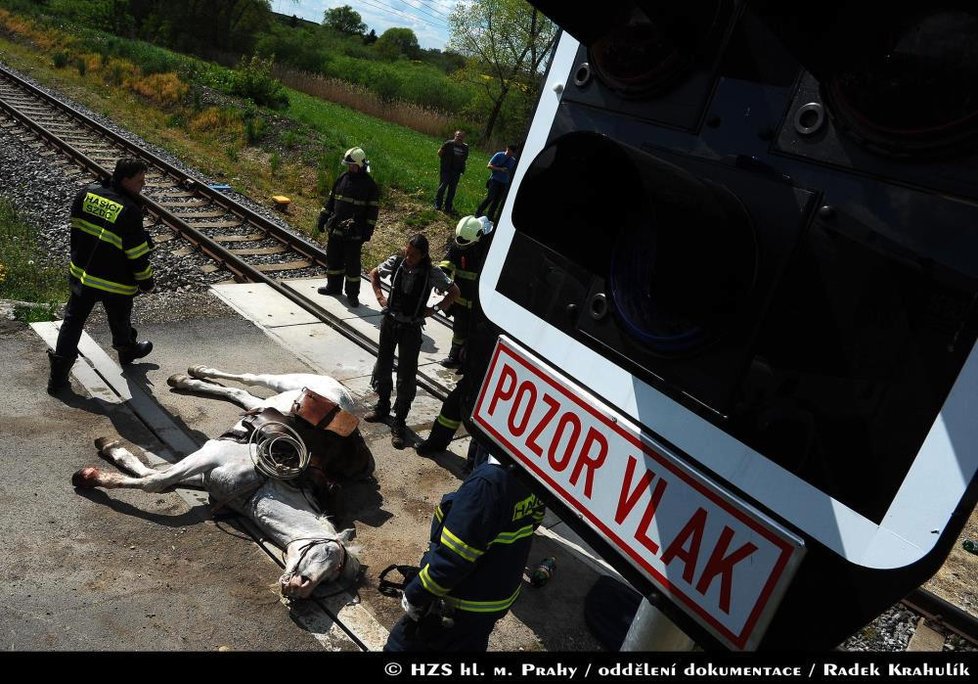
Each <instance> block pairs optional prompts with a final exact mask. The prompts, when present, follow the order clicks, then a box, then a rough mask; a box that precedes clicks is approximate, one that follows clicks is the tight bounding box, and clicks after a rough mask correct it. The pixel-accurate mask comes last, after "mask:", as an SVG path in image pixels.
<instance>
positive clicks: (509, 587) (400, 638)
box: [384, 456, 544, 653]
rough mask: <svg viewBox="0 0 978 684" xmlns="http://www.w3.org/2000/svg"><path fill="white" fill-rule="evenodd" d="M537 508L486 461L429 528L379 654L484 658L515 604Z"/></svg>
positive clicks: (539, 515)
mask: <svg viewBox="0 0 978 684" xmlns="http://www.w3.org/2000/svg"><path fill="white" fill-rule="evenodd" d="M543 515H544V507H543V503H542V502H541V501H540V500H539V499H538V498H537V497H536V495H534V494H533V493H532V492H531V491H530V490H529V489H527V488H526V486H525V485H524V484H523V483H522V481H520V480H519V478H518V477H517V476H516V473H515V471H514V470H513V467H512V466H505V465H502V464H501V463H500V462H499V461H497V460H496V459H495V458H493V457H492V456H489V457H488V460H486V461H484V462H483V463H481V464H479V465H477V466H476V467H475V470H473V471H472V473H471V474H470V475H469V476H468V477H467V478H466V479H465V481H464V482H463V483H462V486H461V487H459V489H458V491H456V492H452V493H451V494H447V495H445V497H444V498H442V500H441V503H440V504H439V505H438V507H437V508H436V509H435V516H434V519H433V520H432V521H431V536H430V538H429V542H428V551H427V552H426V553H425V554H424V556H423V557H422V558H421V571H420V572H419V573H418V574H417V575H416V576H415V577H414V578H413V579H411V581H410V582H408V584H407V586H406V587H404V594H403V597H402V601H401V603H402V605H403V606H404V610H405V612H406V614H405V615H404V616H403V617H402V618H401V619H400V620H399V621H398V622H397V623H396V624H395V625H394V627H393V629H391V632H390V636H389V637H388V639H387V644H386V645H385V646H384V650H385V651H415V652H418V651H426V652H435V653H438V652H441V653H444V652H448V651H485V650H486V649H487V648H488V647H489V635H490V634H491V633H492V630H493V627H494V626H495V624H496V622H497V621H498V620H499V619H500V618H502V617H503V616H505V615H506V613H507V612H508V611H509V609H510V607H511V606H512V605H513V603H515V602H516V599H517V597H518V596H519V594H520V589H521V588H522V586H523V569H524V568H525V567H526V560H527V557H528V556H529V554H530V546H531V545H532V543H533V531H534V530H535V529H536V528H537V527H539V526H540V523H542V522H543Z"/></svg>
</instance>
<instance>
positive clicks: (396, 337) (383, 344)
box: [364, 233, 458, 449]
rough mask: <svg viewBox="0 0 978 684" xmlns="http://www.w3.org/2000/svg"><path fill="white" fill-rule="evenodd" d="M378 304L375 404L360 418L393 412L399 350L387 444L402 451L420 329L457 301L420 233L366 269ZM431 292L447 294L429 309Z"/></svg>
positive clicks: (374, 418) (383, 416) (375, 419)
mask: <svg viewBox="0 0 978 684" xmlns="http://www.w3.org/2000/svg"><path fill="white" fill-rule="evenodd" d="M381 278H390V282H391V287H390V296H389V297H388V296H385V295H384V292H383V290H382V289H381V287H380V281H381ZM370 284H371V285H372V286H373V289H374V294H375V295H376V297H377V303H378V304H380V307H381V309H383V312H384V317H383V320H382V321H381V324H380V340H379V342H378V350H377V362H376V363H375V364H374V371H373V376H372V377H371V379H370V385H371V387H373V389H374V391H376V392H377V397H378V399H377V404H376V405H375V406H374V408H373V410H372V411H371V412H370V413H369V414H368V415H366V416H364V420H365V421H367V422H368V423H379V422H384V421H386V420H387V418H388V416H389V414H390V410H391V390H393V389H394V382H393V380H392V379H391V373H392V372H393V370H394V352H395V349H396V350H397V401H396V402H395V404H394V425H393V426H392V427H391V444H393V446H394V447H395V448H396V449H403V448H404V440H405V439H406V436H407V435H406V430H407V426H406V420H407V414H408V411H410V410H411V402H413V401H414V396H415V394H417V390H418V379H417V374H418V354H420V353H421V327H422V326H423V325H424V322H425V319H427V318H428V317H429V316H434V315H435V313H436V312H437V311H439V310H440V309H444V308H447V307H449V306H451V305H452V303H453V302H454V301H455V299H456V297H458V286H457V285H455V283H453V282H451V281H450V280H449V279H448V276H447V275H445V272H444V271H442V270H441V269H440V268H436V267H435V266H434V265H433V264H432V263H431V256H430V255H429V253H428V238H426V237H425V236H424V235H421V234H420V233H418V234H417V235H414V236H412V237H411V239H410V240H408V243H407V245H406V246H405V247H404V253H403V254H394V255H392V256H390V257H388V258H387V259H385V260H384V262H383V263H382V264H380V265H379V266H377V267H376V268H374V269H373V270H371V271H370ZM432 289H437V290H439V291H441V292H445V297H444V298H443V299H442V300H441V301H440V302H438V303H437V304H434V305H433V306H428V298H429V297H430V296H431V291H432Z"/></svg>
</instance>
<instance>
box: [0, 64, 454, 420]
mask: <svg viewBox="0 0 978 684" xmlns="http://www.w3.org/2000/svg"><path fill="white" fill-rule="evenodd" d="M0 76H2V77H5V78H7V79H8V80H10V81H12V82H13V83H14V84H16V85H17V86H18V87H20V88H22V89H24V90H26V91H27V92H28V93H29V94H30V95H32V96H35V97H38V98H40V99H42V100H43V101H44V102H45V103H46V104H47V105H48V106H50V107H52V108H54V109H56V110H57V111H63V112H65V113H67V115H68V116H69V117H70V118H72V119H75V120H77V121H78V122H79V123H80V124H81V125H83V126H84V128H86V129H89V130H91V131H92V132H93V133H94V134H96V135H98V136H101V137H104V138H106V139H108V140H109V141H110V142H111V144H113V145H118V146H120V147H123V148H124V149H125V150H126V151H127V152H128V153H129V154H132V155H134V156H137V157H139V158H141V159H143V160H145V161H147V163H149V164H150V165H151V166H152V167H156V168H157V169H162V171H163V172H164V174H165V175H167V176H169V177H171V178H173V179H175V183H176V185H178V186H180V187H182V188H184V189H187V190H189V191H192V192H194V193H197V194H200V195H203V196H204V197H206V198H207V199H208V200H209V201H211V202H213V203H214V204H217V205H219V206H220V207H222V208H224V209H225V210H227V211H229V212H230V213H232V214H234V215H235V216H237V217H239V219H240V220H241V221H242V222H243V223H247V224H252V225H254V226H255V227H256V228H258V229H259V230H263V231H265V232H266V233H267V234H270V235H271V236H272V237H273V238H274V239H276V240H279V241H280V242H285V243H286V244H287V245H288V246H289V247H290V248H293V249H294V251H296V252H297V253H299V254H301V255H302V256H304V257H306V258H308V259H309V260H310V261H312V262H313V263H314V264H316V265H319V266H321V267H323V268H325V265H326V255H325V252H324V251H323V250H322V249H320V248H319V247H317V246H314V245H312V244H310V243H308V242H306V241H305V240H303V239H302V238H299V237H298V236H295V235H293V234H292V233H290V232H288V231H287V230H285V229H283V228H280V227H279V226H277V225H276V224H275V223H273V222H272V221H270V220H268V219H266V218H265V217H263V216H261V215H260V214H258V213H256V212H254V211H252V210H251V209H249V208H247V207H245V206H244V205H242V204H240V203H238V202H235V201H233V200H231V199H230V198H228V197H227V196H225V195H223V194H222V193H221V192H220V191H217V190H213V189H211V188H209V187H208V186H207V184H206V183H205V182H203V181H201V180H199V179H196V178H194V177H193V176H191V175H189V174H187V173H186V172H184V171H181V170H180V169H178V168H177V167H176V166H174V165H172V164H170V163H169V162H167V161H166V160H165V159H162V158H160V157H159V156H157V155H155V154H153V153H152V152H150V151H148V150H145V149H143V148H141V147H139V146H138V145H136V144H135V143H132V142H130V141H128V140H127V139H125V138H123V137H122V136H120V135H118V134H116V133H115V132H113V131H111V130H108V129H107V128H105V127H104V126H102V125H101V124H100V123H98V122H97V121H95V120H94V119H92V118H90V117H88V116H86V115H84V114H82V113H81V112H79V111H78V110H77V109H75V108H74V107H71V106H70V105H67V104H65V103H63V102H61V101H60V100H58V99H57V98H55V97H53V96H51V95H49V94H47V93H45V92H44V91H41V90H39V89H38V88H36V87H35V86H33V85H31V84H30V83H27V82H26V81H24V80H23V79H21V78H20V77H18V76H17V75H16V74H12V73H10V72H9V71H7V70H6V69H4V68H3V67H2V66H0ZM0 108H2V109H3V110H4V111H5V112H7V114H8V116H10V117H11V118H13V119H14V120H16V121H19V122H21V123H22V124H23V125H25V126H27V127H28V128H29V129H30V130H32V131H33V132H34V134H35V135H37V136H38V137H39V138H40V139H41V141H42V142H43V143H44V144H50V145H53V146H54V147H55V148H56V150H57V151H59V152H61V153H63V154H65V155H66V156H68V157H69V158H71V159H72V160H73V161H75V162H76V163H77V164H79V165H81V166H82V167H83V168H85V169H86V170H88V171H89V172H91V173H93V174H95V175H96V176H100V177H108V176H109V175H111V174H110V172H109V171H108V170H107V169H105V168H104V167H103V166H101V165H100V164H99V163H98V162H97V161H96V160H94V159H92V158H91V157H90V156H89V155H87V154H85V153H84V152H82V151H81V150H79V149H78V148H76V147H75V146H74V145H71V144H70V143H68V142H67V141H65V140H64V139H62V138H60V137H59V136H58V135H57V134H55V133H54V132H52V131H50V130H49V129H48V128H46V127H45V126H43V125H41V124H39V123H37V122H36V121H34V120H33V119H31V117H29V116H28V115H27V114H25V113H24V112H21V111H19V110H18V109H16V108H15V107H13V106H11V105H9V104H8V103H7V102H6V101H4V100H3V98H0ZM140 201H141V202H142V203H143V206H144V207H145V208H146V210H147V211H148V212H149V213H151V214H153V215H155V216H156V217H157V218H158V219H159V221H160V222H162V223H164V224H165V225H167V226H168V227H170V228H171V229H172V230H174V232H176V233H177V234H178V235H179V236H180V237H181V238H182V239H184V240H186V241H187V242H189V243H190V244H191V245H193V247H195V248H197V249H199V250H200V251H201V252H203V253H204V254H206V255H207V256H208V258H210V259H211V260H213V261H214V262H216V263H217V264H218V265H219V266H220V267H221V268H224V269H226V270H227V271H229V272H231V273H232V274H233V276H234V278H235V280H237V281H238V282H251V283H258V284H263V285H267V286H268V287H269V288H271V289H272V290H274V291H275V292H277V293H278V294H280V295H281V296H283V297H285V298H286V299H288V300H289V301H291V302H292V303H294V304H295V305H297V306H299V307H300V308H302V309H303V310H304V311H306V312H308V313H309V314H311V315H312V316H314V317H315V318H316V319H318V320H320V321H322V322H323V323H326V324H327V325H329V326H330V327H331V328H332V329H334V330H335V331H337V332H338V333H340V334H341V335H343V336H344V337H346V338H347V339H349V340H350V341H352V342H353V343H355V344H357V345H359V346H360V347H362V348H363V349H365V350H367V351H368V352H370V353H371V354H372V355H373V356H376V355H377V353H378V349H379V347H378V344H377V343H376V342H374V341H373V340H372V339H371V338H369V337H367V336H366V335H364V334H363V333H360V332H358V331H357V330H355V329H353V328H352V327H351V326H349V325H347V324H346V323H344V322H343V320H342V319H340V318H339V317H337V316H335V315H333V314H331V313H330V312H329V311H327V310H326V309H324V308H323V307H321V306H319V305H318V304H316V303H315V302H313V301H311V300H310V299H308V298H306V297H304V296H303V295H301V294H299V293H298V292H296V291H295V290H292V289H291V288H289V287H287V286H286V285H284V284H282V283H281V282H280V281H279V280H277V279H275V278H272V277H270V276H268V275H266V274H264V273H263V272H261V271H259V270H258V269H256V268H255V267H253V266H252V265H251V264H249V263H248V262H247V261H245V260H244V259H242V258H240V257H239V256H238V255H236V254H234V253H233V252H231V251H230V250H229V249H227V248H225V247H223V246H221V245H220V244H219V243H217V242H216V241H214V240H212V239H211V238H209V237H208V236H207V235H205V234H204V233H202V232H201V231H199V230H197V229H195V228H194V227H193V226H192V225H191V224H189V223H187V222H186V221H185V220H184V219H183V218H181V217H180V216H177V215H176V214H175V213H174V212H172V211H170V210H169V209H167V208H166V207H165V206H163V205H162V204H160V203H159V202H157V201H156V200H153V199H152V198H150V197H147V196H145V195H142V196H141V197H140ZM438 320H439V322H440V323H442V324H443V325H448V326H449V327H450V324H449V323H448V322H447V318H445V317H443V316H439V317H438ZM418 385H419V386H420V387H422V388H423V389H424V390H426V391H427V392H429V393H430V394H432V395H433V396H435V397H436V398H437V399H439V400H441V401H444V399H445V397H447V396H448V393H449V391H450V388H449V387H446V386H445V385H444V384H442V383H441V382H439V381H438V380H437V379H434V378H431V377H430V376H428V375H427V374H425V373H423V372H421V371H419V373H418Z"/></svg>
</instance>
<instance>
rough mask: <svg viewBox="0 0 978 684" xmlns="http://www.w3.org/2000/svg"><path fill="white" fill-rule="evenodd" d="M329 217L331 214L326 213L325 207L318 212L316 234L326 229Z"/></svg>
mask: <svg viewBox="0 0 978 684" xmlns="http://www.w3.org/2000/svg"><path fill="white" fill-rule="evenodd" d="M331 215H332V214H330V213H329V212H328V211H326V207H323V208H322V209H320V210H319V220H318V221H316V232H317V233H321V232H323V229H325V228H326V223H327V222H328V221H329V217H330V216H331Z"/></svg>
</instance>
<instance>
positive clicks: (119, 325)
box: [54, 282, 136, 359]
mask: <svg viewBox="0 0 978 684" xmlns="http://www.w3.org/2000/svg"><path fill="white" fill-rule="evenodd" d="M98 302H102V306H103V308H104V309H105V316H106V318H107V319H108V321H109V330H111V331H112V346H113V347H126V346H128V345H130V344H132V343H133V342H134V341H135V339H136V331H135V330H133V328H132V323H131V321H132V297H131V296H129V295H120V294H112V293H110V292H103V291H102V290H96V289H94V288H91V287H85V286H84V285H82V284H80V283H77V282H72V283H71V296H70V297H68V306H67V307H66V308H65V319H64V322H62V323H61V330H60V331H59V332H58V344H57V345H56V346H55V349H54V353H55V354H57V355H58V356H63V357H65V358H70V359H73V358H75V357H76V356H78V341H79V340H80V339H81V336H82V332H84V330H85V321H87V320H88V317H89V316H90V315H91V313H92V309H94V308H95V304H96V303H98Z"/></svg>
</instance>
